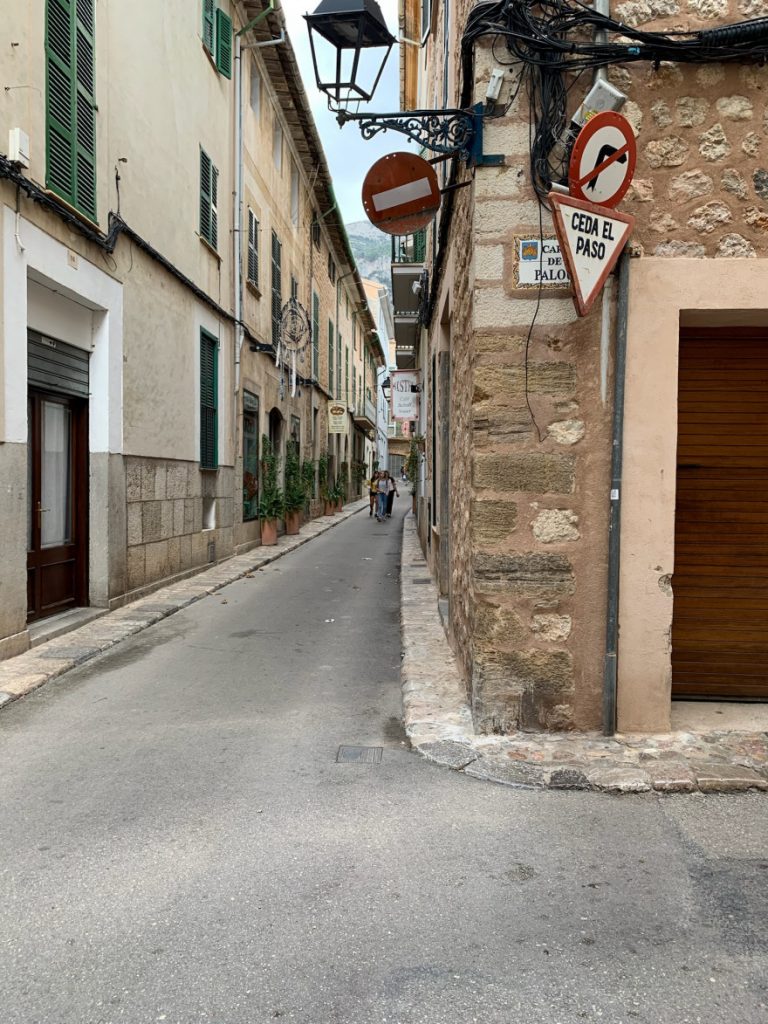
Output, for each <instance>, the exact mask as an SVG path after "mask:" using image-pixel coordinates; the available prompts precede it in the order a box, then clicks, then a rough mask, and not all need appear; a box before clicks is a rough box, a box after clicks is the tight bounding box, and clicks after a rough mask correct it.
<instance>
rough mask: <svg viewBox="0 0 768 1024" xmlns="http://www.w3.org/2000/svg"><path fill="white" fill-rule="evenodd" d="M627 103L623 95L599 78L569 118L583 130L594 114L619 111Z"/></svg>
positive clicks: (613, 86)
mask: <svg viewBox="0 0 768 1024" xmlns="http://www.w3.org/2000/svg"><path fill="white" fill-rule="evenodd" d="M626 101H627V97H626V96H625V95H624V93H623V92H622V91H621V90H620V89H617V88H616V86H615V85H611V83H610V82H607V81H606V80H605V79H604V78H599V79H598V80H597V81H596V82H595V84H594V85H593V86H592V88H591V89H590V90H589V92H588V93H587V96H586V99H585V100H584V102H583V103H582V104H581V106H580V107H579V109H578V110H577V111H576V113H575V114H574V115H573V117H572V118H571V121H572V122H573V123H574V124H576V125H578V126H579V128H583V127H584V125H585V124H586V123H587V121H589V119H590V118H591V117H594V116H595V114H600V113H602V111H604V110H621V108H622V107H623V106H624V104H625V103H626Z"/></svg>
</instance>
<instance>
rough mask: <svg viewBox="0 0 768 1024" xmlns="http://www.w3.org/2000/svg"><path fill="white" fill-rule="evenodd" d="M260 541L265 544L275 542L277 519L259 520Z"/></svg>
mask: <svg viewBox="0 0 768 1024" xmlns="http://www.w3.org/2000/svg"><path fill="white" fill-rule="evenodd" d="M261 543H262V544H265V545H269V544H277V520H276V519H262V520H261Z"/></svg>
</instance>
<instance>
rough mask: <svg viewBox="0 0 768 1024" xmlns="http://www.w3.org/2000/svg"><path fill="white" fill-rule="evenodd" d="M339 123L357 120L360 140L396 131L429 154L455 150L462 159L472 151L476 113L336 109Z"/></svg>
mask: <svg viewBox="0 0 768 1024" xmlns="http://www.w3.org/2000/svg"><path fill="white" fill-rule="evenodd" d="M338 119H339V123H340V124H345V123H346V122H347V121H357V122H358V124H359V125H360V132H361V134H362V136H363V138H364V139H366V140H368V139H372V138H374V136H376V135H378V134H379V132H389V131H392V132H399V133H400V134H401V135H407V136H408V138H409V139H412V140H413V141H414V142H417V143H418V144H419V145H420V146H422V147H423V148H424V149H428V150H431V151H432V152H433V153H458V154H459V155H460V156H462V157H463V158H464V159H465V160H466V159H469V157H470V154H471V151H472V141H473V138H474V135H475V128H476V123H475V122H476V115H475V114H473V113H472V112H468V111H466V110H443V111H432V110H413V111H409V112H408V113H407V114H376V115H373V116H371V117H370V118H367V117H365V116H364V115H349V114H346V113H345V112H344V111H340V112H339V115H338Z"/></svg>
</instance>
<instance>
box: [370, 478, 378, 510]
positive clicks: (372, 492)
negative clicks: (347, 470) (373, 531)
mask: <svg viewBox="0 0 768 1024" xmlns="http://www.w3.org/2000/svg"><path fill="white" fill-rule="evenodd" d="M378 479H379V474H378V473H372V474H371V479H370V480H369V481H368V497H369V499H370V506H371V507H370V509H369V511H368V515H369V516H372V515H373V511H374V509H375V507H376V493H377V487H376V484H377V481H378Z"/></svg>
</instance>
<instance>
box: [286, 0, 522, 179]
mask: <svg viewBox="0 0 768 1024" xmlns="http://www.w3.org/2000/svg"><path fill="white" fill-rule="evenodd" d="M304 17H305V19H306V22H307V25H308V27H309V42H310V47H311V50H312V63H313V65H314V69H315V81H316V82H317V88H318V89H319V90H320V92H324V93H325V94H326V96H327V97H328V106H329V108H330V109H331V110H333V111H334V112H335V113H336V119H337V121H338V122H339V124H340V125H344V124H346V123H347V122H348V121H357V122H358V124H359V125H360V131H361V133H362V136H363V138H364V139H372V138H373V137H374V136H375V135H378V134H379V132H386V131H395V132H399V133H400V134H401V135H407V136H408V138H409V139H411V140H412V141H414V142H416V143H418V145H419V146H422V147H423V148H425V149H429V150H431V151H432V152H433V153H439V154H441V155H449V156H450V155H453V154H458V155H460V156H461V157H462V158H463V159H464V160H466V161H468V162H471V163H474V164H480V163H494V164H500V163H503V159H504V158H503V157H502V156H484V155H483V118H482V112H483V105H482V103H479V104H477V106H476V107H474V108H472V109H471V110H458V109H455V108H448V109H444V110H409V111H403V112H399V113H393V114H360V113H350V112H349V110H347V109H346V107H347V106H348V105H349V104H360V103H361V102H368V101H369V100H371V99H372V97H373V94H374V92H375V91H376V86H377V85H378V84H379V80H380V79H381V76H382V73H383V71H384V65H385V64H386V62H387V58H388V57H389V54H390V51H391V50H392V47H393V45H394V44H395V42H397V40H396V39H395V37H394V36H393V35H392V33H391V32H390V31H389V29H388V28H387V23H386V21H385V20H384V15H383V14H382V13H381V9H380V7H379V5H378V3H377V2H376V0H322V2H321V3H320V4H319V5H318V6H317V8H316V10H315V11H314V13H313V14H305V15H304ZM376 50H383V51H384V54H383V57H381V58H379V56H378V55H377V56H376V58H375V60H374V59H373V51H376ZM379 59H380V60H381V63H380V64H379ZM320 63H322V65H323V68H326V67H328V68H331V67H333V68H334V69H335V70H334V72H333V73H332V74H330V73H328V74H326V73H325V71H321V70H320ZM371 79H372V84H368V83H369V82H370V80H371Z"/></svg>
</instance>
